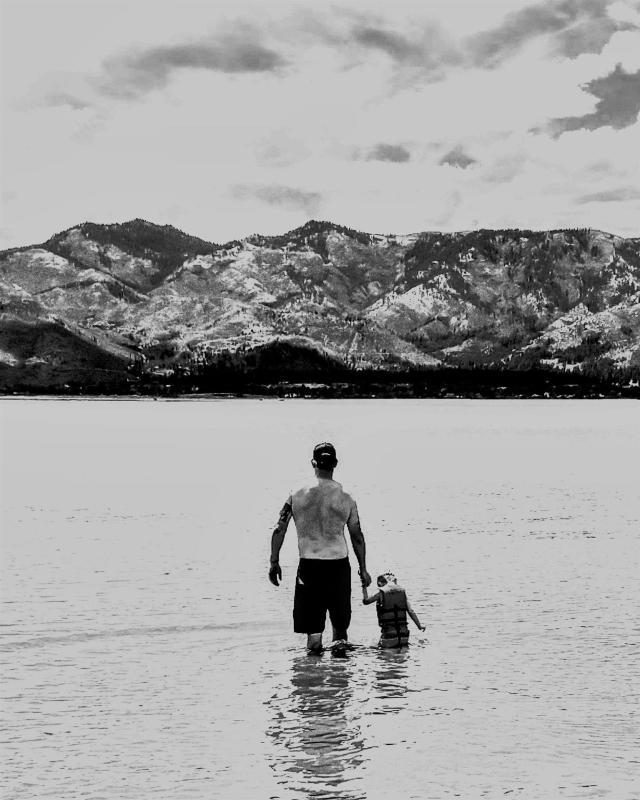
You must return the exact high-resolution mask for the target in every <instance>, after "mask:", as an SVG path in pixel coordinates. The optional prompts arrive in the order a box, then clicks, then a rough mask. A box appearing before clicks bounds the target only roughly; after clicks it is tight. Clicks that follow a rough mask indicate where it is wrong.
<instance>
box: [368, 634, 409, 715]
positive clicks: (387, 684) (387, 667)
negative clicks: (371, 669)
mask: <svg viewBox="0 0 640 800" xmlns="http://www.w3.org/2000/svg"><path fill="white" fill-rule="evenodd" d="M376 655H377V659H376V673H375V674H376V686H375V694H376V696H377V697H378V698H380V699H381V700H388V699H400V698H403V697H405V695H406V694H407V680H408V671H407V668H408V664H409V649H408V648H407V647H403V648H402V649H400V650H391V649H384V648H380V649H379V650H377V652H376ZM385 710H386V711H391V710H397V709H392V708H391V707H390V706H387V705H385Z"/></svg>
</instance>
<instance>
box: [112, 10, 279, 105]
mask: <svg viewBox="0 0 640 800" xmlns="http://www.w3.org/2000/svg"><path fill="white" fill-rule="evenodd" d="M283 64H284V60H283V58H282V57H281V56H280V55H279V54H278V53H277V52H275V51H274V50H272V49H270V48H268V47H266V46H265V45H263V44H262V43H261V42H260V41H259V38H258V35H257V33H256V32H255V31H254V30H253V29H249V28H247V27H245V26H238V27H236V28H235V29H234V30H233V31H231V32H229V33H225V34H224V35H223V34H218V35H217V36H214V37H211V38H208V39H203V40H200V41H196V42H186V43H183V44H173V45H160V46H157V47H150V48H147V49H145V50H140V51H137V52H133V53H127V54H123V55H121V56H117V57H114V58H111V59H109V60H108V61H106V62H105V63H104V64H103V74H102V75H101V76H100V77H99V78H98V79H97V81H96V85H97V87H98V89H99V90H100V91H101V92H103V93H104V94H108V95H111V96H114V97H120V98H124V99H134V98H136V97H140V96H142V95H145V94H147V93H148V92H151V91H153V90H154V89H160V88H162V87H164V86H166V85H167V83H168V82H169V80H170V79H171V76H172V75H173V73H174V72H176V71H177V70H181V69H198V70H209V71H211V72H223V73H231V74H232V73H251V72H253V73H256V72H276V71H277V70H278V69H279V68H280V67H282V66H283Z"/></svg>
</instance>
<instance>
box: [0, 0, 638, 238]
mask: <svg viewBox="0 0 640 800" xmlns="http://www.w3.org/2000/svg"><path fill="white" fill-rule="evenodd" d="M36 10H37V13H38V18H39V20H40V24H39V25H38V26H34V25H33V15H34V13H35V12H36ZM3 35H4V37H5V38H4V41H3V48H2V50H3V65H2V66H3V74H4V75H5V76H11V80H10V81H9V80H5V85H4V87H3V109H2V111H3V139H2V182H3V190H4V191H3V210H2V225H1V226H0V227H1V230H0V237H1V238H0V246H4V247H8V246H15V245H21V244H27V243H33V242H37V241H42V240H44V239H46V238H47V237H48V236H50V235H51V234H52V233H54V232H55V231H58V230H61V229H63V228H66V227H69V226H71V225H75V224H77V223H79V222H82V221H84V220H93V221H96V222H113V221H120V220H125V219H130V218H133V217H144V218H147V219H149V220H151V221H154V222H159V223H163V224H164V223H171V224H174V225H176V226H177V227H179V228H181V229H183V230H186V231H188V232H189V233H193V234H195V235H199V236H201V237H203V238H206V239H212V240H215V241H226V240H229V239H232V238H238V237H242V236H246V235H249V234H251V233H254V232H262V233H277V232H282V231H284V230H287V229H290V228H292V227H295V226H296V225H300V224H302V223H303V222H305V221H306V220H307V219H309V218H311V217H316V218H318V217H320V218H323V219H332V220H334V221H336V222H338V223H341V224H345V225H349V226H352V227H356V228H360V229H363V230H368V231H382V232H391V231H395V232H408V231H412V230H427V229H446V230H454V229H468V228H472V227H502V226H509V227H516V226H521V227H532V228H535V227H541V228H545V227H547V228H548V227H551V228H553V227H560V226H563V225H571V226H577V225H579V226H592V227H599V228H603V229H608V230H611V231H612V232H616V233H621V234H627V235H636V236H637V235H640V231H639V229H638V219H639V218H640V216H639V212H640V199H639V194H640V167H639V163H638V155H637V151H638V147H637V142H638V141H639V140H640V137H639V134H640V123H638V112H639V111H640V4H638V3H637V2H625V1H624V0H612V2H609V1H608V0H548V2H544V1H543V2H531V1H530V0H500V2H492V3H488V2H484V0H479V2H477V3H474V4H469V3H467V2H462V0H433V2H430V3H429V4H428V5H418V4H416V3H414V2H411V0H397V2H396V3H394V4H393V6H390V5H389V4H388V2H387V1H386V0H384V2H383V0H368V2H367V3H366V7H365V4H363V3H362V2H356V0H344V1H343V2H340V0H338V2H337V3H329V2H327V3H321V2H314V3H311V2H307V0H298V2H288V3H277V2H276V3H274V4H265V3H263V2H258V0H235V2H234V3H231V2H228V3H227V2H220V3H212V4H202V3H199V2H193V1H192V0H185V2H184V3H180V4H177V3H173V2H166V1H164V2H163V1H160V2H155V3H152V2H151V0H129V1H128V2H126V3H125V2H120V0H92V2H86V0H84V1H83V2H81V0H68V1H67V2H62V0H59V1H58V0H52V2H51V3H48V4H46V6H45V5H43V4H40V3H38V4H36V3H35V0H20V1H19V2H18V0H6V2H5V12H4V28H3Z"/></svg>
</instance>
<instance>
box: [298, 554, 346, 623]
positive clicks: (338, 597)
mask: <svg viewBox="0 0 640 800" xmlns="http://www.w3.org/2000/svg"><path fill="white" fill-rule="evenodd" d="M327 611H328V612H329V619H330V620H331V624H332V625H333V626H334V627H335V628H337V629H338V630H340V631H346V630H347V628H348V627H349V623H350V622H351V567H350V566H349V559H348V558H338V559H330V560H325V559H322V558H301V559H300V564H299V566H298V575H297V577H296V591H295V596H294V600H293V630H294V631H295V632H296V633H321V632H322V631H323V630H324V626H325V621H326V617H327Z"/></svg>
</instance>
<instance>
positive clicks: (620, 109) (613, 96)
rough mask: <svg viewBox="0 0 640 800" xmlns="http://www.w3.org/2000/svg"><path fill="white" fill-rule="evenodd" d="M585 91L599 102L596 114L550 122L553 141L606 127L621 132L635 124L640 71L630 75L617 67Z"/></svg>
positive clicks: (591, 82) (639, 97) (639, 98)
mask: <svg viewBox="0 0 640 800" xmlns="http://www.w3.org/2000/svg"><path fill="white" fill-rule="evenodd" d="M583 88H584V89H586V91H587V92H589V94H591V95H593V96H594V97H596V98H598V103H597V105H596V109H595V111H593V112H592V113H590V114H584V115H583V116H580V117H558V118H556V119H553V120H551V122H550V123H549V130H550V132H551V135H552V136H553V137H554V138H556V139H557V138H558V136H560V135H561V134H562V133H565V132H566V131H577V130H582V129H585V130H589V131H593V130H596V129H597V128H603V127H605V126H610V127H612V128H616V129H621V128H627V127H629V126H630V125H633V124H634V123H635V121H636V119H637V117H638V112H639V111H640V71H638V72H633V73H628V72H625V71H624V70H623V69H622V67H621V66H620V64H618V65H617V66H616V68H615V70H614V71H613V72H611V73H610V74H609V75H605V76H604V77H602V78H595V79H594V80H592V81H589V83H587V84H584V86H583Z"/></svg>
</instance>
